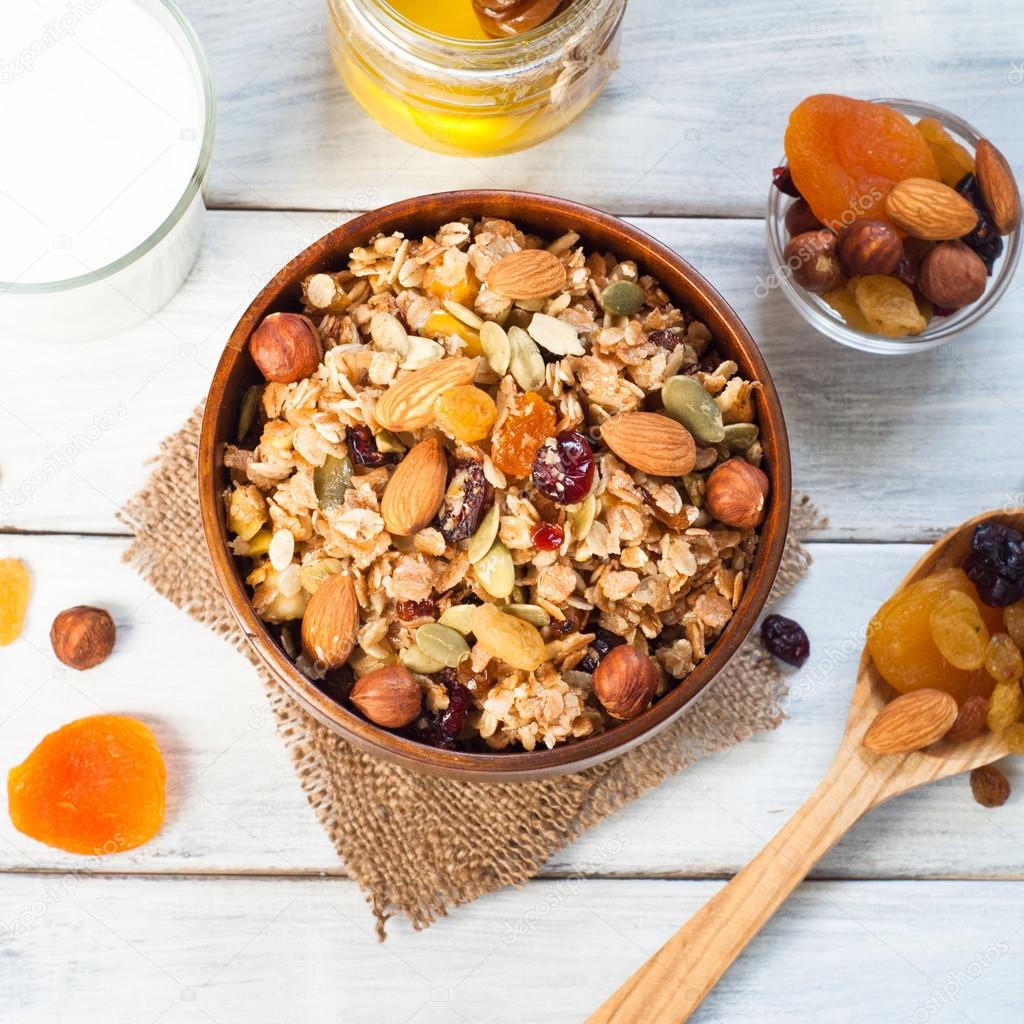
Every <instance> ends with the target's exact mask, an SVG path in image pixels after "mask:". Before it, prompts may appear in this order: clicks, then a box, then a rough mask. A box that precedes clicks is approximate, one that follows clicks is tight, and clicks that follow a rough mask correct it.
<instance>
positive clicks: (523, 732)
mask: <svg viewBox="0 0 1024 1024" xmlns="http://www.w3.org/2000/svg"><path fill="white" fill-rule="evenodd" d="M612 286H614V287H612ZM502 288H504V289H505V291H502V290H501V289H502ZM538 292H543V294H542V295H538V294H537V293H538ZM525 296H529V297H525ZM302 303H303V306H302V314H301V315H300V314H298V313H279V314H273V315H272V316H270V317H267V318H266V320H265V321H264V322H263V324H261V326H260V327H259V328H258V329H257V331H256V332H255V333H254V335H253V338H252V341H251V342H250V349H251V351H252V353H253V357H254V359H255V360H256V362H257V365H259V366H261V368H262V366H263V365H264V362H267V363H270V362H272V363H273V365H274V368H275V369H274V373H275V379H274V380H270V379H268V380H267V381H266V383H265V384H263V385H261V386H259V387H258V388H257V389H255V391H254V394H253V396H251V400H250V401H249V402H248V403H247V404H248V405H249V407H250V408H249V411H248V413H246V414H245V415H244V416H243V423H242V424H241V425H240V438H239V441H238V443H237V444H236V445H229V446H228V448H227V450H226V452H225V457H224V461H225V465H226V466H227V467H228V468H229V471H230V473H231V477H232V483H231V486H230V488H229V489H228V490H227V492H226V493H225V503H226V509H227V517H228V525H229V528H230V531H231V533H232V534H233V540H232V549H233V551H234V554H235V555H236V556H237V557H238V558H240V559H245V560H247V561H248V565H247V573H246V579H247V582H248V584H249V587H250V588H251V591H252V601H253V607H254V608H255V610H256V612H257V614H258V615H259V616H260V618H261V619H263V620H264V621H265V622H266V623H268V624H269V625H270V626H271V627H272V628H273V629H274V630H275V632H276V634H277V635H278V636H279V637H280V640H281V643H282V646H283V648H284V649H285V650H286V651H287V652H289V654H290V655H293V656H294V657H295V660H296V663H297V666H298V667H299V669H300V670H301V671H303V672H304V673H305V674H306V675H307V676H308V677H310V678H311V679H313V680H315V681H318V682H320V683H321V685H322V686H323V687H324V689H325V690H327V691H330V692H332V693H335V694H337V693H338V692H339V690H338V686H337V674H338V673H339V672H345V673H351V674H352V675H354V677H355V678H357V679H360V680H361V679H363V678H364V677H369V678H368V679H367V685H366V686H365V687H363V689H364V690H367V689H374V684H375V682H376V681H378V680H379V681H380V685H379V686H378V687H377V688H376V690H375V691H374V692H372V693H369V694H366V693H362V692H361V694H360V697H361V699H360V702H359V708H360V709H361V710H362V712H363V713H364V714H367V715H368V716H370V717H371V718H372V715H373V713H374V712H373V710H372V709H374V708H377V707H380V706H381V705H382V704H386V702H387V700H388V699H389V694H392V693H394V694H398V693H401V698H402V701H403V702H404V703H403V707H405V706H407V705H408V699H409V688H410V686H411V682H410V680H414V681H415V686H416V687H418V688H419V691H420V692H421V694H422V705H421V711H420V713H419V714H418V715H417V716H416V718H415V720H414V721H412V722H411V723H410V724H408V725H407V726H405V727H403V729H402V731H403V734H405V735H409V736H411V737H413V738H416V739H419V740H421V741H423V742H426V743H434V744H440V745H444V746H454V747H458V748H459V749H466V750H487V749H489V750H503V749H507V748H515V749H525V750H533V749H535V748H537V747H540V746H545V747H549V748H550V747H553V746H555V745H556V744H558V743H563V742H572V741H573V740H576V739H580V738H582V737H585V736H590V735H593V734H594V733H597V732H600V731H601V730H603V729H607V728H610V727H614V725H615V723H616V720H617V718H616V717H613V716H611V715H610V714H609V713H608V708H607V707H606V706H605V705H602V703H601V701H600V700H599V699H598V697H597V696H596V695H595V687H594V674H595V673H596V672H600V670H601V664H602V660H603V659H604V657H605V655H607V653H608V651H609V650H611V649H613V648H614V647H615V646H616V645H618V644H621V643H628V644H631V645H633V646H634V647H635V648H636V649H637V650H638V651H639V652H640V654H641V655H643V656H644V657H645V658H648V659H649V660H650V663H651V666H653V670H654V671H645V672H643V673H641V675H643V677H644V678H645V679H647V680H651V681H654V682H653V689H652V692H650V693H649V694H648V693H646V692H645V691H643V692H641V694H640V696H641V698H642V699H641V701H640V704H639V705H638V706H639V707H640V710H642V708H643V707H644V706H646V705H647V704H648V703H649V702H650V700H657V699H659V698H660V697H661V696H662V695H664V694H665V693H666V692H667V691H668V690H669V689H670V688H671V687H673V686H675V685H676V684H677V683H678V681H679V680H681V679H683V678H685V677H686V675H687V674H688V673H689V672H691V671H692V670H693V669H694V667H695V666H696V665H697V664H699V663H700V662H701V661H702V660H703V659H704V658H705V657H706V656H707V652H708V651H709V650H710V649H711V647H712V646H713V644H714V643H715V641H716V640H717V639H718V638H719V636H721V634H722V632H723V630H724V629H725V628H726V627H727V626H728V623H729V621H730V619H731V618H732V615H733V612H734V610H735V608H736V607H737V604H738V602H739V600H740V598H741V596H742V594H743V589H744V584H745V582H746V579H747V576H748V574H749V570H750V566H751V564H752V562H753V559H754V555H755V551H756V549H757V544H758V526H759V525H760V522H761V520H762V519H763V515H764V506H765V503H766V500H767V477H765V476H764V474H763V473H761V472H760V470H759V469H756V468H755V467H758V466H759V465H760V463H761V462H762V461H763V452H762V448H761V444H760V442H759V440H758V430H757V425H756V408H755V399H754V394H755V392H756V391H757V389H758V387H759V385H758V383H757V382H756V381H749V380H745V379H743V378H742V377H741V376H739V371H738V367H737V365H736V363H735V362H732V361H731V360H729V359H725V358H722V357H721V355H720V354H719V353H717V352H716V351H715V348H714V339H713V338H712V336H711V332H710V331H709V330H708V329H707V327H706V326H705V325H704V324H702V323H700V322H699V321H697V320H695V319H694V318H693V316H692V315H690V314H689V313H687V312H686V311H685V310H681V309H679V308H677V307H676V306H675V305H674V304H673V303H672V301H671V299H670V297H669V296H668V295H667V294H666V293H665V292H664V291H663V289H662V288H661V286H660V285H659V283H658V282H657V281H656V280H654V279H653V278H651V277H649V276H647V275H644V274H642V273H641V272H640V270H639V268H638V267H637V266H636V264H635V263H633V262H631V261H628V260H618V259H616V258H615V257H614V256H612V255H606V254H602V253H598V252H592V251H588V250H587V249H586V247H585V246H583V245H582V244H581V241H580V238H579V236H578V235H576V234H575V233H574V232H569V233H567V234H565V235H563V236H561V237H560V238H557V239H554V240H553V241H552V240H545V239H542V238H539V237H537V236H535V235H532V234H530V233H528V232H526V231H524V230H522V229H521V228H520V227H518V226H517V225H516V224H514V223H511V222H509V221H506V220H492V219H486V218H485V219H481V220H475V221H470V220H467V221H459V222H453V223H449V224H445V225H443V226H441V227H440V229H439V230H438V231H437V232H436V234H434V235H433V236H432V237H424V238H419V239H414V238H406V237H405V236H404V235H402V234H400V233H395V234H393V235H389V236H381V237H377V238H374V239H372V240H371V241H370V242H369V244H367V245H366V246H362V247H358V248H356V249H354V250H353V251H352V252H351V254H350V255H349V259H348V264H347V266H346V267H345V268H343V269H340V270H338V271H336V272H332V273H318V274H314V275H311V276H310V277H309V278H307V279H306V280H305V281H304V282H303V285H302ZM612 309H615V310H616V311H617V312H614V313H613V312H612V311H611V310H612ZM623 310H626V311H627V312H623ZM310 328H313V330H310ZM310 339H314V340H313V343H314V344H316V343H317V339H318V343H319V345H320V346H321V349H320V356H321V358H320V361H319V365H317V367H316V369H315V371H314V372H312V373H308V374H305V375H302V376H299V377H296V378H295V379H287V373H286V372H282V370H281V366H282V365H283V364H286V363H287V356H288V355H289V353H290V352H292V351H294V350H296V348H297V345H296V344H295V343H296V342H298V343H301V346H305V348H304V349H303V352H302V354H303V357H304V358H306V357H308V345H309V344H310ZM261 360H263V362H261ZM282 378H283V379H282ZM678 378H687V379H688V380H689V381H693V382H696V384H697V385H699V386H698V387H696V388H695V387H694V384H692V383H685V386H675V385H674V386H673V388H672V390H671V392H670V391H669V390H666V391H665V392H664V393H665V395H666V396H668V397H666V399H665V401H664V402H663V400H662V393H663V390H662V389H663V388H664V386H665V384H666V382H668V381H670V380H678ZM385 396H387V399H386V400H385ZM736 425H739V426H738V427H737V426H736ZM737 462H742V464H743V468H744V473H743V474H735V473H726V472H721V475H720V476H718V477H716V474H718V473H720V471H723V470H728V469H729V467H730V464H732V465H735V464H736V463H737ZM401 467H404V468H401ZM639 467H642V468H639ZM752 474H756V476H755V475H752ZM737 477H741V478H742V479H741V483H742V485H743V486H742V487H739V488H737V487H736V486H733V478H737ZM761 481H763V483H761ZM393 483H394V484H395V485H396V486H390V485H392V484H393ZM751 503H753V504H751ZM737 504H740V505H743V506H744V507H743V508H741V509H740V510H739V512H737V511H736V506H737ZM741 513H742V514H741ZM338 574H343V575H344V576H346V577H348V578H349V580H351V585H349V584H347V583H346V588H349V587H350V591H351V593H353V594H354V603H355V606H356V608H357V618H358V621H357V622H356V624H355V627H354V628H351V623H347V624H346V627H345V629H346V636H345V637H342V640H343V641H344V642H343V643H342V644H341V651H342V652H343V653H344V654H347V658H346V659H345V660H346V664H345V665H344V666H341V665H338V664H335V663H328V662H326V661H325V660H324V658H323V656H322V655H323V649H324V647H323V645H318V644H317V643H315V642H313V643H310V642H309V639H308V637H307V636H306V630H305V629H303V633H302V640H303V642H302V644H301V645H300V643H299V641H298V640H297V636H298V633H299V627H300V625H301V620H302V619H303V617H304V616H305V615H306V612H307V608H308V607H309V606H310V604H311V602H313V603H315V604H317V608H316V619H317V622H318V623H319V622H321V621H330V614H331V609H330V608H329V607H327V600H326V598H325V597H324V595H325V594H326V591H324V592H323V593H321V588H323V586H324V583H325V581H327V580H329V579H331V578H332V577H333V576H335V575H338ZM334 589H336V588H334ZM318 593H321V598H323V600H318V598H317V594H318ZM485 606H486V607H485ZM484 613H486V614H484ZM495 613H497V614H495ZM308 624H309V623H308V622H307V625H308ZM424 627H429V629H427V630H426V631H425V632H424V633H423V634H421V635H419V640H418V634H419V631H420V630H421V629H424ZM331 640H332V643H331V644H330V645H329V646H330V647H331V649H332V650H336V649H337V648H338V646H339V645H338V643H337V641H338V637H337V636H334V637H332V638H331ZM428 641H429V642H428ZM318 651H319V655H318ZM613 660H622V659H613ZM384 668H389V669H392V670H393V671H390V672H388V673H378V670H381V669H384ZM370 673H377V674H375V675H374V676H372V677H371V676H370ZM605 675H606V676H607V675H610V673H605ZM614 682H615V680H612V681H611V683H612V684H614ZM623 685H625V683H623ZM608 686H609V680H608V679H606V678H602V679H601V686H600V687H599V688H598V689H599V690H600V692H602V693H605V692H606V691H607V690H608ZM377 690H379V691H380V692H377ZM413 693H415V688H413ZM631 696H632V697H633V698H635V697H636V694H635V693H633V694H632V695H631ZM619 703H620V704H622V705H623V706H625V705H624V703H623V702H621V701H620V702H619ZM629 703H630V706H636V705H637V701H636V700H635V699H632V700H631V701H630V702H629ZM609 704H610V702H609ZM391 710H392V711H394V708H392V709H391ZM395 720H397V717H396V716H395V715H394V714H392V716H391V718H390V721H395ZM402 720H403V721H404V718H403V719H402Z"/></svg>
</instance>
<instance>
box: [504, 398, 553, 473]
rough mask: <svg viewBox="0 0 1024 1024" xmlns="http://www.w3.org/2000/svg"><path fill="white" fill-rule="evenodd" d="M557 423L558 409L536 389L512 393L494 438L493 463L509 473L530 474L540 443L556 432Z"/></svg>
mask: <svg viewBox="0 0 1024 1024" xmlns="http://www.w3.org/2000/svg"><path fill="white" fill-rule="evenodd" d="M555 422H556V419H555V410H554V409H553V408H552V407H551V406H550V405H548V403H547V402H545V401H544V399H543V398H542V397H541V396H540V395H538V394H537V393H536V392H535V391H527V392H526V394H522V395H521V394H516V395H515V396H513V398H512V399H511V400H510V402H509V407H508V415H507V416H506V417H505V420H504V422H503V423H502V424H501V426H500V427H499V428H498V432H497V435H496V436H495V438H494V447H493V448H492V450H491V459H492V460H493V461H494V464H495V465H496V466H497V467H498V469H500V470H501V471H502V472H503V473H508V475H509V476H513V477H517V478H519V479H523V478H524V477H528V476H529V475H530V474H531V473H532V472H533V460H534V459H535V458H536V456H537V452H538V450H539V449H540V446H541V445H542V444H543V443H544V442H545V441H546V440H547V439H548V438H549V437H552V436H553V435H554V433H555Z"/></svg>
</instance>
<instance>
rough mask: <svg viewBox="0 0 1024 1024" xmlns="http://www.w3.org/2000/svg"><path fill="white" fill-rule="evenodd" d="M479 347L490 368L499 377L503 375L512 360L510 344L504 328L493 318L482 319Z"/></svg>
mask: <svg viewBox="0 0 1024 1024" xmlns="http://www.w3.org/2000/svg"><path fill="white" fill-rule="evenodd" d="M480 348H481V349H482V350H483V353H484V357H485V358H486V360H487V362H488V363H489V364H490V367H491V369H492V370H493V371H494V372H495V373H496V374H497V375H498V376H499V377H504V376H505V374H506V373H508V364H509V363H510V362H511V360H512V346H511V344H509V340H508V335H507V334H506V333H505V328H504V327H502V326H501V324H496V323H495V322H494V321H493V320H486V321H484V325H483V327H481V328H480Z"/></svg>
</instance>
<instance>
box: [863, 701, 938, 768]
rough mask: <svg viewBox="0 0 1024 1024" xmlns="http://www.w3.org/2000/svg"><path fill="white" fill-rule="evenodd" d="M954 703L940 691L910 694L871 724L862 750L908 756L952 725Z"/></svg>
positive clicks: (880, 714) (927, 744)
mask: <svg viewBox="0 0 1024 1024" xmlns="http://www.w3.org/2000/svg"><path fill="white" fill-rule="evenodd" d="M956 716H957V706H956V701H955V700H954V699H953V698H952V697H951V696H950V695H949V694H948V693H943V692H942V691H941V690H927V689H926V690H914V691H913V692H912V693H904V694H902V695H901V696H899V697H897V698H896V699H895V700H894V701H892V703H890V704H887V705H886V706H885V707H884V708H882V710H881V711H879V712H878V715H877V716H876V717H875V720H874V721H873V722H872V723H871V727H870V728H869V729H868V731H867V733H866V734H865V736H864V746H865V747H867V748H868V750H870V751H871V752H872V753H874V754H909V753H910V752H911V751H912V750H922V749H923V748H924V747H927V746H929V744H932V743H934V742H935V741H936V740H938V739H941V738H942V737H943V736H945V735H946V733H947V732H949V729H950V727H951V726H952V725H953V723H954V722H955V721H956Z"/></svg>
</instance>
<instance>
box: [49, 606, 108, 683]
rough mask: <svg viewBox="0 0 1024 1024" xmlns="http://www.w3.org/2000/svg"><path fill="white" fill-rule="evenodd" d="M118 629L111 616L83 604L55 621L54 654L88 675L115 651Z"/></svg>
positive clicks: (62, 613) (68, 610)
mask: <svg viewBox="0 0 1024 1024" xmlns="http://www.w3.org/2000/svg"><path fill="white" fill-rule="evenodd" d="M116 637H117V629H116V627H115V626H114V620H113V619H112V618H111V617H110V613H109V612H107V611H104V609H102V608H91V607H90V606H88V605H84V604H80V605H76V606H75V607H74V608H68V609H67V610H66V611H63V612H61V613H60V615H58V616H57V618H55V619H54V620H53V625H52V626H51V627H50V643H51V644H52V645H53V653H54V654H56V655H57V657H58V658H59V659H60V660H61V661H62V662H64V664H65V665H68V666H69V667H70V668H74V669H78V670H79V671H80V672H84V671H85V670H86V669H87V668H95V667H96V666H97V665H99V664H100V662H102V661H106V660H107V658H108V657H109V655H110V652H111V651H112V650H113V649H114V640H115V639H116Z"/></svg>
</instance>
